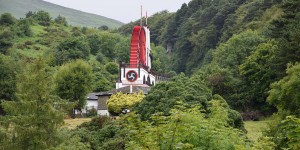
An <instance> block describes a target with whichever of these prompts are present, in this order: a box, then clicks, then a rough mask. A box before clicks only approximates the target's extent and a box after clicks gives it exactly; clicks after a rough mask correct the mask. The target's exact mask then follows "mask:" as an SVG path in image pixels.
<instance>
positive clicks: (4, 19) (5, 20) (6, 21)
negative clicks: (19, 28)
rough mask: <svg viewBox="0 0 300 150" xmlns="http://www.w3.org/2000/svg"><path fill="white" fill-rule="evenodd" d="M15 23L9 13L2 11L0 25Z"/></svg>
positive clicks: (14, 19)
mask: <svg viewBox="0 0 300 150" xmlns="http://www.w3.org/2000/svg"><path fill="white" fill-rule="evenodd" d="M15 23H16V18H14V17H13V16H12V15H11V14H10V13H4V14H2V15H1V17H0V25H5V26H9V25H13V24H15Z"/></svg>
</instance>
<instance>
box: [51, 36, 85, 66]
mask: <svg viewBox="0 0 300 150" xmlns="http://www.w3.org/2000/svg"><path fill="white" fill-rule="evenodd" d="M56 49H57V51H56V61H57V63H58V64H63V63H66V62H68V61H70V60H75V59H88V58H89V54H90V47H89V45H88V43H87V42H86V41H85V38H83V37H69V38H67V39H66V40H64V41H62V42H61V43H59V45H58V46H57V47H56Z"/></svg>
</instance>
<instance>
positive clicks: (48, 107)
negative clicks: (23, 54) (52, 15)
mask: <svg viewBox="0 0 300 150" xmlns="http://www.w3.org/2000/svg"><path fill="white" fill-rule="evenodd" d="M17 78H18V79H17V81H18V84H17V93H16V95H17V97H16V99H14V101H5V102H3V104H2V107H3V109H4V111H5V112H6V113H7V115H6V116H3V117H2V116H1V117H0V121H1V123H0V129H1V132H0V134H1V138H0V143H1V144H0V145H1V146H0V147H1V149H16V150H18V149H46V148H51V147H53V146H54V145H55V144H56V142H57V139H56V136H57V129H59V127H60V126H61V125H62V124H63V112H64V109H63V108H64V106H65V105H66V103H65V102H64V101H62V100H61V99H60V98H59V97H58V96H56V95H55V94H54V88H53V87H54V86H53V77H52V76H51V74H49V71H48V69H47V66H46V64H45V63H44V62H43V61H42V59H41V58H38V59H37V60H36V61H34V62H33V63H32V64H31V65H29V66H26V68H24V71H23V72H22V73H21V74H19V75H18V76H17ZM3 131H4V133H3ZM29 137H30V138H29Z"/></svg>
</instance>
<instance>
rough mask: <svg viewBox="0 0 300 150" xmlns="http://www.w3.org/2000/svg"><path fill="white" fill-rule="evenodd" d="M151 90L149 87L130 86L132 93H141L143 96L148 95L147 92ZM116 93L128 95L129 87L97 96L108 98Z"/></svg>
mask: <svg viewBox="0 0 300 150" xmlns="http://www.w3.org/2000/svg"><path fill="white" fill-rule="evenodd" d="M150 90H151V87H144V86H132V93H138V92H140V91H142V92H143V93H144V94H146V95H147V94H148V92H149V91H150ZM117 92H122V93H126V94H128V93H130V86H126V87H122V88H119V89H114V90H110V91H106V92H100V93H98V94H97V96H110V95H112V94H115V93H117Z"/></svg>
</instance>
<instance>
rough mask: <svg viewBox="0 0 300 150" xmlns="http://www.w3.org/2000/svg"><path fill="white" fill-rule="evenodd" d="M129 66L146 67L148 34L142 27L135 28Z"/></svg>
mask: <svg viewBox="0 0 300 150" xmlns="http://www.w3.org/2000/svg"><path fill="white" fill-rule="evenodd" d="M129 64H130V65H131V66H133V65H136V64H143V65H146V32H145V29H144V28H143V27H142V26H135V27H134V28H133V30H132V37H131V44H130V61H129ZM134 67H138V66H134Z"/></svg>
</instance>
